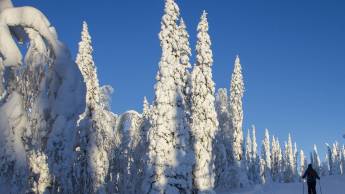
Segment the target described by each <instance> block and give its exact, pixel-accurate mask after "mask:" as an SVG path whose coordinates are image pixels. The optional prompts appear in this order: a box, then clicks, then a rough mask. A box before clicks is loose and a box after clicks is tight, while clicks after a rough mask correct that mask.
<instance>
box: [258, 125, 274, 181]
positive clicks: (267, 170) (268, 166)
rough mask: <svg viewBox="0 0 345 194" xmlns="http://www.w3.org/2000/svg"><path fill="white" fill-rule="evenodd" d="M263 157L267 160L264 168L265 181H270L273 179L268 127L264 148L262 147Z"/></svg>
mask: <svg viewBox="0 0 345 194" xmlns="http://www.w3.org/2000/svg"><path fill="white" fill-rule="evenodd" d="M261 152H262V153H261V158H262V159H263V160H264V161H265V169H264V173H263V176H264V180H265V183H267V182H270V180H271V169H272V166H271V148H270V136H269V132H268V129H265V137H264V140H263V141H262V149H261Z"/></svg>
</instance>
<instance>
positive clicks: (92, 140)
mask: <svg viewBox="0 0 345 194" xmlns="http://www.w3.org/2000/svg"><path fill="white" fill-rule="evenodd" d="M92 52H93V49H92V46H91V36H90V34H89V32H88V25H87V23H86V22H83V30H82V33H81V41H80V43H79V51H78V55H77V60H76V63H77V64H78V66H79V68H80V71H81V72H82V75H83V77H84V82H85V84H86V109H85V112H84V114H83V115H82V117H81V121H80V125H79V128H78V130H79V133H78V135H79V136H78V144H77V149H76V164H77V165H75V167H74V175H75V182H76V184H75V185H76V187H75V190H77V191H79V192H92V193H105V184H106V177H107V175H108V170H109V160H110V151H111V148H112V147H113V146H112V131H113V128H112V127H113V126H112V124H113V118H112V114H110V113H109V112H108V111H106V110H105V106H104V105H103V104H102V103H101V100H100V99H101V89H100V86H99V81H98V78H97V71H96V66H95V63H94V61H93V58H92Z"/></svg>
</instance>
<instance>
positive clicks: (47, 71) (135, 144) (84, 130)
mask: <svg viewBox="0 0 345 194" xmlns="http://www.w3.org/2000/svg"><path fill="white" fill-rule="evenodd" d="M32 16H35V17H32ZM9 18H11V19H9ZM0 24H1V25H0V32H1V34H0V36H1V37H0V52H1V53H0V54H1V55H0V76H1V80H2V81H1V83H0V149H1V152H0V158H1V160H0V192H3V191H6V192H9V193H81V194H82V193H83V194H84V193H129V194H130V193H133V194H134V193H168V194H170V193H214V192H215V190H217V189H219V190H221V189H232V188H238V187H246V186H249V185H253V184H265V183H268V182H271V181H275V182H292V181H298V180H300V178H299V177H300V175H301V172H303V171H304V169H305V168H306V165H307V163H308V162H307V160H306V157H305V155H304V152H303V150H300V151H298V150H297V144H296V143H294V144H293V142H292V139H291V136H290V135H289V137H288V141H287V142H284V144H283V146H282V145H281V144H280V142H279V140H278V138H276V137H274V136H273V137H272V138H271V137H270V134H269V131H268V130H265V137H264V140H263V141H262V147H261V149H260V150H259V148H258V143H257V140H256V129H255V127H254V126H253V128H252V130H251V131H249V130H248V134H247V137H246V138H244V136H243V115H244V113H243V108H242V99H243V95H244V81H243V75H242V67H241V64H240V58H239V57H238V56H237V57H236V59H235V63H234V71H233V73H232V78H231V85H230V90H229V91H230V94H229V95H228V94H227V89H224V88H221V89H219V90H218V92H216V91H215V83H214V81H213V79H212V65H213V54H212V49H211V39H210V35H209V33H208V30H209V25H208V21H207V13H206V12H203V14H202V16H201V18H200V22H199V24H198V27H197V43H196V56H195V59H196V60H195V61H196V62H195V64H194V65H191V63H190V58H191V48H190V44H189V34H188V32H187V28H186V24H185V22H184V21H183V19H182V18H181V17H180V10H179V7H178V5H177V4H176V3H175V1H174V0H166V1H165V9H164V15H163V17H162V21H161V32H160V33H159V39H160V43H161V47H162V55H161V60H160V62H159V70H158V72H157V76H156V85H155V88H154V90H155V99H154V100H153V102H152V103H149V102H148V101H147V99H146V98H144V101H143V110H142V113H141V114H139V113H137V112H136V111H127V112H125V113H123V114H121V115H119V116H118V115H116V114H114V113H112V112H111V111H110V95H111V93H112V88H111V87H110V86H107V85H106V86H100V84H99V81H98V78H97V70H96V66H95V63H94V61H93V57H92V52H93V49H92V41H91V36H90V34H89V31H88V26H87V23H86V22H84V23H83V29H82V33H81V41H80V43H79V51H78V55H77V58H76V62H74V61H73V60H72V59H71V57H70V53H69V51H68V49H67V48H65V47H64V45H63V44H62V43H61V42H59V40H58V36H57V33H56V31H55V29H54V27H52V26H51V24H50V23H49V21H48V20H47V18H46V17H45V16H44V15H43V14H42V13H41V12H40V11H39V10H37V9H35V8H32V7H20V8H15V7H13V5H12V2H11V0H2V1H0ZM16 42H19V43H21V42H26V43H27V44H28V50H27V52H26V55H25V57H24V60H22V56H21V52H20V45H17V44H16ZM11 50H12V51H13V52H9V51H11ZM11 53H12V54H11ZM22 64H24V65H22ZM327 148H328V153H327V156H326V160H325V161H324V162H321V161H320V159H319V156H318V153H317V149H316V146H315V147H314V151H313V152H312V153H311V157H310V162H311V163H312V164H313V165H314V167H315V168H316V169H317V170H318V171H319V172H320V174H322V175H338V174H344V170H345V147H344V146H343V147H340V145H339V144H338V143H335V144H333V145H332V146H330V145H327ZM260 151H261V154H260V153H259V152H260Z"/></svg>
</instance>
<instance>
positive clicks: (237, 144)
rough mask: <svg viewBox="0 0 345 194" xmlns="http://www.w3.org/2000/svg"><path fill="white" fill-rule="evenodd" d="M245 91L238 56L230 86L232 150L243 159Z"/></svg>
mask: <svg viewBox="0 0 345 194" xmlns="http://www.w3.org/2000/svg"><path fill="white" fill-rule="evenodd" d="M243 93H244V83H243V75H242V67H241V64H240V58H239V56H236V60H235V65H234V71H233V73H232V78H231V87H230V116H231V121H232V133H231V140H232V146H231V148H232V151H233V157H234V160H237V161H240V160H242V157H243V156H242V155H243V153H242V145H243V129H242V124H243V107H242V98H243Z"/></svg>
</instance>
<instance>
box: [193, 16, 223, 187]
mask: <svg viewBox="0 0 345 194" xmlns="http://www.w3.org/2000/svg"><path fill="white" fill-rule="evenodd" d="M208 28H209V27H208V21H207V13H206V11H204V12H203V14H202V16H201V19H200V22H199V25H198V40H197V45H196V59H197V60H196V64H195V66H194V68H193V71H192V74H191V82H192V83H191V130H192V135H193V138H192V139H193V143H194V154H195V166H194V169H193V188H194V190H195V192H197V193H199V192H200V193H205V192H207V193H211V192H214V191H213V187H214V157H213V153H212V144H213V139H214V137H215V133H216V131H217V128H218V120H217V114H216V110H215V105H214V101H215V98H214V91H215V88H214V82H213V80H212V69H211V67H212V63H213V59H212V50H211V39H210V36H209V34H208Z"/></svg>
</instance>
